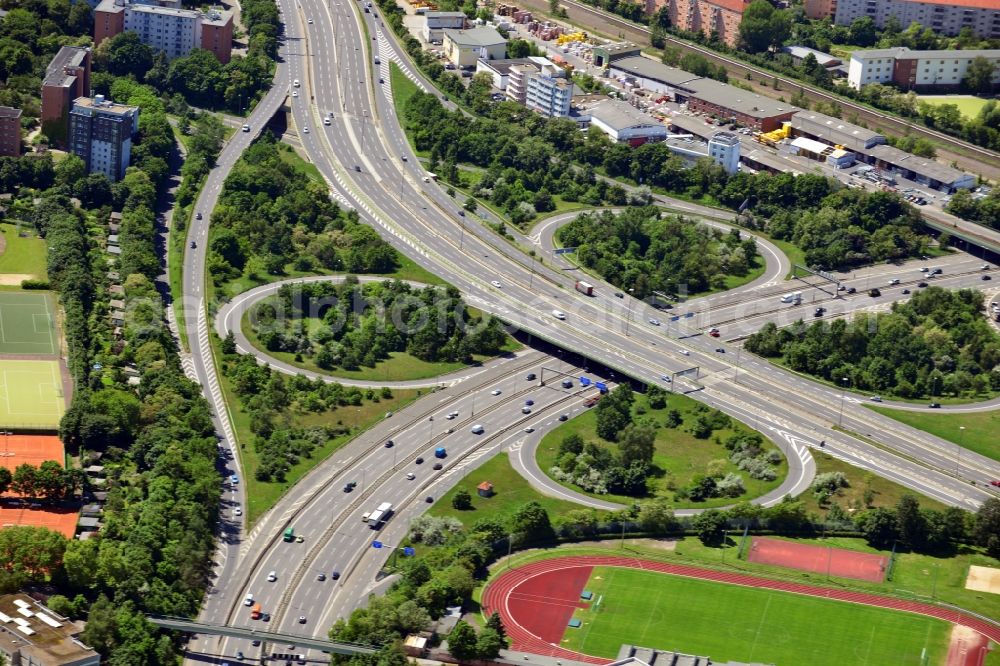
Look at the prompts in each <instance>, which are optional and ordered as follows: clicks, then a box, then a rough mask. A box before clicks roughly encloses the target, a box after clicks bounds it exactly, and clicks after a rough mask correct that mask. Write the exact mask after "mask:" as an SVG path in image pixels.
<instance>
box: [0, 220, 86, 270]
mask: <svg viewBox="0 0 1000 666" xmlns="http://www.w3.org/2000/svg"><path fill="white" fill-rule="evenodd" d="M105 229H106V227H105ZM0 230H2V232H3V237H4V241H5V243H6V248H5V249H4V251H3V254H0V273H10V274H15V275H27V276H30V277H31V278H33V279H36V280H47V279H48V272H47V270H48V269H47V267H46V257H47V253H46V249H45V240H44V239H42V238H39V237H38V235H37V234H35V232H34V230H33V229H32V228H31V225H29V224H27V223H24V222H20V223H11V222H4V223H3V224H0ZM22 233H23V234H24V236H22V235H21V234H22ZM17 282H18V284H20V280H18V281H17Z"/></svg>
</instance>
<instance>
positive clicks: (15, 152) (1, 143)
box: [0, 106, 21, 157]
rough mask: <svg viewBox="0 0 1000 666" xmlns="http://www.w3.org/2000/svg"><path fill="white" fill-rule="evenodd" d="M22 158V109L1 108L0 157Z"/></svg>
mask: <svg viewBox="0 0 1000 666" xmlns="http://www.w3.org/2000/svg"><path fill="white" fill-rule="evenodd" d="M20 156H21V109H15V108H13V107H11V106H0V157H20Z"/></svg>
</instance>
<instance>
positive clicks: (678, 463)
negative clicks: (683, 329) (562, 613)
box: [536, 393, 788, 508]
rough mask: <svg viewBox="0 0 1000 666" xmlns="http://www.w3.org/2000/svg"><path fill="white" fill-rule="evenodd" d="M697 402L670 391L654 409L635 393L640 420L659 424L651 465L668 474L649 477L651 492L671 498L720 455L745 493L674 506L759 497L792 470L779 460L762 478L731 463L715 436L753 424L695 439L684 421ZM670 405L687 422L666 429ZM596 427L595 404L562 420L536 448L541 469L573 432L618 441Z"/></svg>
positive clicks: (621, 497) (613, 499) (627, 499)
mask: <svg viewBox="0 0 1000 666" xmlns="http://www.w3.org/2000/svg"><path fill="white" fill-rule="evenodd" d="M698 406H699V403H697V402H695V401H694V400H692V399H691V398H688V397H686V396H683V395H677V394H673V393H671V394H670V395H669V397H668V398H667V407H666V409H663V410H653V409H650V408H649V401H648V400H647V399H646V396H644V395H639V394H636V401H635V405H634V406H633V409H634V410H636V412H635V413H636V420H638V419H639V418H644V417H645V418H650V419H652V420H653V421H654V422H656V423H658V424H660V427H659V428H658V429H657V431H656V443H655V446H656V452H655V453H654V454H653V466H654V468H659V470H666V472H665V473H656V474H654V475H651V476H650V478H649V479H648V480H647V489H648V491H649V496H651V497H653V496H658V497H667V498H670V499H672V500H673V499H674V492H673V490H674V489H675V488H680V487H682V486H687V485H688V484H690V483H691V480H692V479H693V477H694V476H696V475H699V474H705V471H706V466H707V465H708V463H709V461H711V460H716V459H724V460H726V463H727V464H726V470H725V471H726V472H727V473H728V472H734V473H737V474H740V475H741V476H742V477H743V484H744V487H745V488H746V493H745V494H744V495H742V496H740V497H737V498H732V497H716V498H712V499H710V500H707V501H705V502H691V501H688V500H677V501H675V502H674V506H675V507H677V508H689V507H694V508H708V507H716V506H727V505H729V504H733V503H735V502H737V501H740V500H746V499H752V498H754V497H759V496H760V495H763V494H764V493H766V492H768V491H769V490H771V489H773V488H776V487H777V486H778V485H780V484H781V480H782V479H783V478H784V477H785V475H786V474H787V473H788V463H787V462H786V461H785V460H782V461H781V464H780V465H777V466H776V469H777V472H778V477H777V478H776V479H775V480H774V481H758V480H755V479H752V478H750V476H749V475H748V474H747V473H746V472H742V471H740V470H739V469H738V468H737V467H736V465H734V464H733V463H732V462H730V461H729V460H728V457H729V451H727V450H726V449H725V447H723V446H722V445H721V444H718V443H716V439H718V441H720V442H722V441H725V440H726V438H728V437H729V436H730V435H732V434H735V433H736V432H740V433H744V432H749V428H746V427H744V426H743V425H742V424H739V423H737V422H736V421H732V424H733V425H732V426H731V427H730V428H727V429H723V430H716V431H715V432H714V433H712V436H711V437H710V438H708V439H697V438H696V437H694V436H693V435H692V434H691V433H689V432H688V431H687V429H686V425H687V424H689V423H690V422H691V421H692V420H693V419H694V418H695V409H696V407H698ZM669 409H676V410H678V411H679V412H680V413H681V418H682V419H683V423H682V424H681V426H680V427H678V428H667V427H666V426H663V425H662V424H663V421H664V418H665V417H666V414H667V411H668V410H669ZM642 410H646V413H645V414H639V412H641V411H642ZM596 429H597V411H596V410H594V409H591V410H589V411H587V412H584V413H583V414H581V415H580V416H578V417H576V418H574V419H572V420H570V421H567V422H566V423H564V424H562V425H561V426H559V427H558V428H556V429H555V430H553V431H552V432H550V433H548V434H547V435H546V436H545V437H544V438H543V439H542V441H541V443H540V444H539V445H538V449H537V453H536V456H537V460H538V466H539V467H540V468H541V469H542V471H544V472H546V473H548V470H549V469H550V468H551V467H552V466H553V465H555V463H556V459H557V457H558V452H559V443H560V442H562V440H563V439H564V438H565V437H566V436H567V435H570V434H577V435H579V436H580V437H582V438H583V439H584V441H591V442H598V443H601V444H603V445H605V446H608V447H614V446H615V445H614V444H608V443H605V442H603V440H600V439H599V438H598V437H597V435H596ZM765 444H766V446H765V448H766V449H768V450H770V449H773V448H776V447H774V445H773V444H772V443H770V442H768V441H765ZM562 485H564V486H566V487H567V488H571V489H573V490H576V491H578V492H584V491H582V490H581V489H580V488H579V487H577V486H575V485H572V484H569V483H563V484H562ZM584 494H587V495H590V496H591V497H595V498H598V499H604V500H608V501H610V502H620V503H622V504H626V505H628V504H632V503H633V502H635V500H636V498H634V497H626V496H624V495H613V494H607V495H597V494H593V493H584Z"/></svg>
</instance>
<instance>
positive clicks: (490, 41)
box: [444, 26, 507, 46]
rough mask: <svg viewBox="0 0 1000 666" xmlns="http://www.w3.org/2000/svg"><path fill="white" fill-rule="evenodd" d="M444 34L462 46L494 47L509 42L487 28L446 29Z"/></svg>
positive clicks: (493, 30)
mask: <svg viewBox="0 0 1000 666" xmlns="http://www.w3.org/2000/svg"><path fill="white" fill-rule="evenodd" d="M444 34H445V36H446V37H448V38H449V39H450V40H451V41H453V42H455V43H456V44H460V45H462V46H493V45H494V44H502V43H504V42H506V41H507V40H505V39H504V38H503V36H501V35H500V33H499V32H497V31H496V30H495V29H493V28H490V27H487V26H480V27H478V28H469V29H468V30H454V29H450V30H449V29H446V30H445V31H444Z"/></svg>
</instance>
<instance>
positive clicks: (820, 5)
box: [806, 0, 1000, 39]
mask: <svg viewBox="0 0 1000 666" xmlns="http://www.w3.org/2000/svg"><path fill="white" fill-rule="evenodd" d="M824 12H825V14H824ZM806 13H807V14H808V15H809V16H810V17H811V18H822V16H824V15H825V16H831V17H832V18H833V22H834V23H836V24H837V25H850V24H851V23H853V22H854V21H855V19H858V18H861V17H862V16H869V17H871V19H872V20H873V21H874V22H875V27H877V28H884V27H885V24H886V21H887V20H888V19H889V17H890V16H894V17H896V20H897V21H898V22H899V25H901V26H903V27H904V28H905V27H906V26H908V25H910V24H911V23H919V24H920V25H922V26H923V27H925V28H930V29H931V30H933V31H934V32H938V33H941V34H944V35H957V34H958V33H959V31H961V30H962V28H965V27H968V28H969V29H970V30H972V33H973V34H974V35H976V36H977V37H980V38H983V39H995V38H997V37H1000V3H998V2H997V1H996V0H806Z"/></svg>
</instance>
